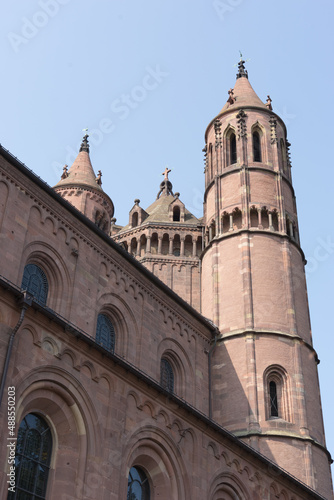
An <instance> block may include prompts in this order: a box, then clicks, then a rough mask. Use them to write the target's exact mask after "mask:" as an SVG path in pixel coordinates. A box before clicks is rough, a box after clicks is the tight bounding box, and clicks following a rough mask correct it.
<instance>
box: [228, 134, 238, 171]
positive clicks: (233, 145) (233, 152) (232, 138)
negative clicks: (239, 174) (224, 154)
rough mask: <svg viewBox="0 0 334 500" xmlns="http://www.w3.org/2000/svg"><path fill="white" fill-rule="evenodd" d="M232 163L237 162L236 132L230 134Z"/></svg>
mask: <svg viewBox="0 0 334 500" xmlns="http://www.w3.org/2000/svg"><path fill="white" fill-rule="evenodd" d="M230 163H231V165H232V164H233V163H237V140H236V137H235V134H231V135H230Z"/></svg>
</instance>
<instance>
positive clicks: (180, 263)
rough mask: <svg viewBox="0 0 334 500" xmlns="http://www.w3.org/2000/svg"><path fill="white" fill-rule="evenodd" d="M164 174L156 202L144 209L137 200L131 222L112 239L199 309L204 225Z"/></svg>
mask: <svg viewBox="0 0 334 500" xmlns="http://www.w3.org/2000/svg"><path fill="white" fill-rule="evenodd" d="M169 173H170V170H169V169H168V168H166V169H165V171H164V172H163V174H162V175H163V176H164V179H163V181H162V182H161V183H160V186H159V191H158V194H157V197H156V200H155V201H154V202H153V203H152V204H151V205H150V206H149V207H148V208H146V209H145V210H144V209H143V208H142V207H141V206H140V200H139V199H135V200H134V205H133V207H132V208H131V210H130V212H129V223H128V224H127V225H126V226H125V227H123V228H121V229H120V231H119V232H117V233H116V234H115V235H113V238H114V239H115V241H117V242H118V243H120V244H121V245H122V246H123V247H124V248H125V249H126V250H127V251H128V252H130V253H131V254H132V255H133V256H134V257H136V258H137V259H138V260H139V261H140V262H141V263H142V264H143V265H144V266H145V267H147V268H148V269H149V270H150V271H152V272H153V273H154V274H155V275H156V276H158V278H160V279H161V280H162V281H163V282H164V283H166V285H168V286H169V287H170V288H171V289H172V290H174V291H175V292H176V293H178V294H179V295H180V296H181V297H182V298H183V299H184V300H186V301H187V302H188V303H189V304H191V305H192V306H193V307H195V308H197V309H199V308H200V293H199V291H200V266H199V264H200V261H199V256H200V254H201V252H202V225H201V221H200V220H198V219H197V218H196V217H195V216H194V215H193V214H191V213H190V212H189V211H188V210H187V209H186V207H185V205H184V203H183V202H182V201H181V199H180V193H178V192H176V193H175V194H174V193H173V185H172V183H171V181H170V180H169V178H168V174H169Z"/></svg>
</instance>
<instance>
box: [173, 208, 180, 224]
mask: <svg viewBox="0 0 334 500" xmlns="http://www.w3.org/2000/svg"><path fill="white" fill-rule="evenodd" d="M173 221H174V222H180V207H174V208H173Z"/></svg>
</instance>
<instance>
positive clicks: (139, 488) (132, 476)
mask: <svg viewBox="0 0 334 500" xmlns="http://www.w3.org/2000/svg"><path fill="white" fill-rule="evenodd" d="M127 500H150V485H149V482H148V479H147V476H146V474H145V472H144V471H143V470H142V469H140V468H139V467H131V469H130V472H129V478H128V495H127Z"/></svg>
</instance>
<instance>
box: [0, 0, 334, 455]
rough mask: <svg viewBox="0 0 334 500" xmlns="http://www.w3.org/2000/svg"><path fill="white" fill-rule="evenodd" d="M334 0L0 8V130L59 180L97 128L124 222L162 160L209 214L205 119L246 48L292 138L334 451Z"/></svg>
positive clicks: (17, 150)
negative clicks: (204, 201)
mask: <svg viewBox="0 0 334 500" xmlns="http://www.w3.org/2000/svg"><path fill="white" fill-rule="evenodd" d="M333 14H334V4H333V2H332V1H331V0H320V1H318V2H315V1H312V2H311V1H309V0H308V1H305V0H304V1H302V0H295V1H293V2H291V0H290V1H288V0H281V1H280V2H268V1H265V0H209V1H204V0H197V1H196V2H190V1H183V2H182V1H180V0H179V1H176V0H169V2H162V1H158V0H143V1H142V2H138V1H134V0H132V1H121V0H119V1H110V0H98V1H95V2H93V1H87V0H81V1H80V0H39V1H35V0H16V2H13V3H10V2H7V3H6V4H4V5H3V7H2V16H1V19H0V30H1V37H2V40H1V42H2V43H1V49H0V50H1V60H2V78H1V88H2V103H1V104H2V105H1V120H0V142H1V144H2V145H3V146H4V147H6V148H7V149H9V150H10V151H11V152H12V153H13V154H14V155H15V156H17V157H18V158H19V159H20V160H22V161H23V162H24V163H25V164H26V165H27V166H28V167H29V168H31V169H32V170H33V171H34V172H35V173H37V174H38V175H39V176H40V177H42V178H43V179H44V180H45V181H46V182H48V184H50V185H51V186H52V185H54V184H56V183H57V182H58V180H59V179H60V175H61V171H62V166H63V165H64V164H65V163H68V164H69V165H70V164H71V162H72V161H73V159H74V155H75V154H76V152H77V151H78V147H79V145H80V142H81V138H82V135H83V133H82V129H84V128H85V127H88V128H89V131H90V133H91V138H90V139H91V140H90V142H91V159H92V162H93V166H94V168H95V170H96V171H97V170H99V169H101V170H102V174H103V177H102V180H103V188H104V189H105V191H106V192H107V193H108V194H109V195H110V196H111V198H112V199H113V201H114V205H115V216H116V218H117V223H119V224H122V225H124V224H126V223H127V220H128V212H129V210H130V209H131V207H132V205H133V200H134V199H135V198H140V200H141V206H142V207H143V208H146V207H147V206H149V205H150V204H151V203H152V202H153V201H154V199H155V197H156V194H157V192H158V189H159V183H160V182H161V180H162V176H161V173H162V172H163V170H164V169H165V167H166V165H168V167H169V168H171V169H172V172H171V175H170V179H171V181H172V182H173V186H174V191H179V192H180V193H181V196H180V197H181V199H182V201H184V202H185V204H186V206H187V208H188V209H190V210H191V211H192V212H193V213H194V214H195V215H197V216H201V213H202V196H203V186H204V176H203V154H202V151H201V150H202V148H203V146H204V132H205V128H206V126H207V125H208V123H209V122H210V121H211V119H212V118H214V116H215V115H216V114H217V113H218V112H219V111H220V109H221V108H222V106H223V104H224V103H225V102H226V99H227V97H228V95H227V91H228V89H229V88H230V87H233V85H234V81H235V73H236V67H235V66H234V65H235V64H236V63H237V61H238V59H239V50H241V51H242V53H243V56H244V57H245V59H249V61H248V62H247V64H246V66H247V69H248V73H249V79H250V82H251V84H252V86H253V88H254V89H255V91H256V92H257V94H258V95H259V97H260V98H261V99H262V100H265V98H266V96H267V94H270V96H271V98H272V101H273V102H272V105H273V108H274V111H275V112H276V113H277V114H279V115H280V116H281V117H282V118H283V120H284V121H285V123H286V125H287V128H288V139H289V141H290V142H291V144H292V146H291V156H292V166H293V170H292V175H293V182H294V187H295V190H296V195H297V207H298V214H299V225H300V234H301V243H302V248H303V250H304V252H305V254H306V258H307V260H308V266H307V273H308V292H309V300H310V310H311V321H312V329H313V338H314V346H315V348H316V350H317V352H318V354H319V358H320V360H321V363H320V365H319V374H320V383H321V390H322V402H323V410H324V418H325V426H326V435H327V445H328V448H329V450H330V451H331V452H332V454H333V455H334V428H333V426H331V421H332V418H331V416H332V412H333V410H334V408H333V382H332V372H331V368H332V359H333V353H334V340H333V339H334V334H333V324H332V314H331V313H332V307H333V304H334V292H333V276H334V235H333V232H334V231H333V212H332V209H331V207H332V198H333V185H334V182H333V181H334V174H333V168H334V166H333V160H332V158H333V149H332V146H333V137H332V134H333V125H332V112H333V91H332V86H333V83H332V81H333V62H332V47H333V35H332V33H333V27H332V19H333Z"/></svg>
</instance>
